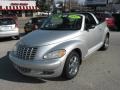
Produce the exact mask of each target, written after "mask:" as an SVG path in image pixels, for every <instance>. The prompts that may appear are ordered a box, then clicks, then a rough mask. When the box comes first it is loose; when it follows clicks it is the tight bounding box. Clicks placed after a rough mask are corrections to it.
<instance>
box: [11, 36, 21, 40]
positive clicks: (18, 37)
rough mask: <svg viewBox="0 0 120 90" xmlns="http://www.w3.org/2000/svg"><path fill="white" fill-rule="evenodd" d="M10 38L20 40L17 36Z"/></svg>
mask: <svg viewBox="0 0 120 90" xmlns="http://www.w3.org/2000/svg"><path fill="white" fill-rule="evenodd" d="M12 38H13V39H15V40H18V39H20V35H18V36H13V37H12Z"/></svg>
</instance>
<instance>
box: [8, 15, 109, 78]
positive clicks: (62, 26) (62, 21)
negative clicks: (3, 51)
mask: <svg viewBox="0 0 120 90" xmlns="http://www.w3.org/2000/svg"><path fill="white" fill-rule="evenodd" d="M109 36H110V35H109V29H108V27H107V25H106V23H105V22H101V23H100V22H99V21H98V19H97V18H96V17H95V16H94V15H93V14H92V13H80V14H70V13H67V14H55V15H51V16H49V17H48V18H47V19H46V20H45V22H44V23H43V25H42V27H41V29H40V30H37V31H34V32H32V33H30V34H28V35H26V36H25V37H24V38H23V39H21V40H20V41H19V42H18V43H17V44H16V45H15V47H14V48H13V50H12V51H11V52H10V54H9V58H10V60H11V61H12V62H13V65H14V67H15V68H16V69H17V70H18V71H19V72H20V73H22V74H23V75H27V76H33V77H41V78H50V77H58V76H63V77H64V78H66V79H72V78H74V77H75V76H76V75H77V73H78V71H79V66H80V64H81V62H82V60H83V59H84V58H86V57H87V56H89V55H91V54H92V53H94V52H95V51H97V50H99V49H102V50H106V49H107V48H108V46H109Z"/></svg>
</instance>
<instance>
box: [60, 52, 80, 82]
mask: <svg viewBox="0 0 120 90" xmlns="http://www.w3.org/2000/svg"><path fill="white" fill-rule="evenodd" d="M79 66H80V55H79V54H78V53H77V52H75V51H73V52H71V53H70V54H69V55H68V57H67V59H66V63H65V66H64V69H63V75H62V76H63V77H64V78H65V79H68V80H69V79H72V78H74V77H75V76H76V75H77V73H78V71H79Z"/></svg>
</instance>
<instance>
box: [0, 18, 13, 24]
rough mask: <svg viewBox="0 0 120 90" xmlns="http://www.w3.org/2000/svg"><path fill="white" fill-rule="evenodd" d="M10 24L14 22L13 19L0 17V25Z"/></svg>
mask: <svg viewBox="0 0 120 90" xmlns="http://www.w3.org/2000/svg"><path fill="white" fill-rule="evenodd" d="M10 24H15V21H14V20H13V19H12V18H2V19H0V25H10Z"/></svg>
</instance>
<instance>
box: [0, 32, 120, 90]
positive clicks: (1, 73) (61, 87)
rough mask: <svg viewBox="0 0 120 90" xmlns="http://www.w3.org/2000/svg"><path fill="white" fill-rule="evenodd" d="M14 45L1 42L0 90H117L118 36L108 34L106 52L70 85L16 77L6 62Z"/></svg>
mask: <svg viewBox="0 0 120 90" xmlns="http://www.w3.org/2000/svg"><path fill="white" fill-rule="evenodd" d="M16 42H17V41H16V40H12V39H10V38H5V39H0V90H120V32H111V37H110V47H109V49H108V50H107V51H97V52H96V53H94V54H93V55H92V56H90V57H89V58H87V59H86V60H85V61H83V63H82V65H81V67H80V70H79V74H78V75H77V77H76V78H74V79H72V80H69V81H65V80H64V79H62V78H54V79H36V78H32V77H26V76H23V75H21V74H19V73H18V72H17V71H16V70H15V69H14V67H13V66H12V63H11V62H10V60H9V58H8V52H9V51H11V50H12V48H13V46H14V44H15V43H16Z"/></svg>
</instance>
